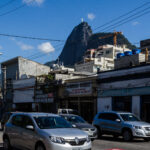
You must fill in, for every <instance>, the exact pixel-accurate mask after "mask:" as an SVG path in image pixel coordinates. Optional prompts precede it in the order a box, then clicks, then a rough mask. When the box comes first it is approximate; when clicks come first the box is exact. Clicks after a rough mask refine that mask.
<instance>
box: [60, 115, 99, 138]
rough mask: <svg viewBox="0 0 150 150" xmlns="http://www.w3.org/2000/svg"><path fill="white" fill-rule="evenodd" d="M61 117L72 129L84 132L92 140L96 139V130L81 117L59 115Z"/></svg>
mask: <svg viewBox="0 0 150 150" xmlns="http://www.w3.org/2000/svg"><path fill="white" fill-rule="evenodd" d="M61 116H62V117H64V118H65V119H66V120H67V121H69V122H70V123H71V124H72V126H73V127H75V128H79V129H81V130H83V131H84V132H86V133H87V134H88V135H89V137H90V138H91V139H92V140H94V139H96V138H97V129H96V128H95V127H94V126H92V125H91V124H89V123H88V122H86V121H85V120H84V119H83V118H82V117H80V116H78V115H73V114H61Z"/></svg>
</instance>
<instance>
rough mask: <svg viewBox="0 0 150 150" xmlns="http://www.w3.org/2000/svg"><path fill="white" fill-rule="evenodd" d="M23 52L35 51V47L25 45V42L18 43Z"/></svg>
mask: <svg viewBox="0 0 150 150" xmlns="http://www.w3.org/2000/svg"><path fill="white" fill-rule="evenodd" d="M16 44H17V45H18V46H19V47H20V48H21V49H22V50H32V49H34V47H33V46H31V45H28V44H24V43H23V42H17V43H16Z"/></svg>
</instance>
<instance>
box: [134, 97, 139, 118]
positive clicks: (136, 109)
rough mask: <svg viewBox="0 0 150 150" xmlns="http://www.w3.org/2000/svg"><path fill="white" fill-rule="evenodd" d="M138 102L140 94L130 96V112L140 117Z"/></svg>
mask: <svg viewBox="0 0 150 150" xmlns="http://www.w3.org/2000/svg"><path fill="white" fill-rule="evenodd" d="M140 104H141V98H140V96H132V113H134V114H135V115H137V116H138V117H140V107H141V106H140Z"/></svg>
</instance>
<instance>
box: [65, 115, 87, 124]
mask: <svg viewBox="0 0 150 150" xmlns="http://www.w3.org/2000/svg"><path fill="white" fill-rule="evenodd" d="M68 121H70V122H71V123H85V122H86V121H85V120H84V119H83V118H81V117H80V116H71V117H70V118H69V119H68Z"/></svg>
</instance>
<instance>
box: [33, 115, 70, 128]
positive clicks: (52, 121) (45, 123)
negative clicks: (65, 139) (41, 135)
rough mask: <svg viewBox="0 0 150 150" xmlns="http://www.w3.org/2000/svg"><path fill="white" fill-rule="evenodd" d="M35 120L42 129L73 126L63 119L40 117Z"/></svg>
mask: <svg viewBox="0 0 150 150" xmlns="http://www.w3.org/2000/svg"><path fill="white" fill-rule="evenodd" d="M34 119H35V121H36V123H37V125H38V126H39V128H41V129H56V128H72V126H71V124H70V123H68V122H67V121H66V120H65V119H64V118H62V117H51V116H38V117H34Z"/></svg>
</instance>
